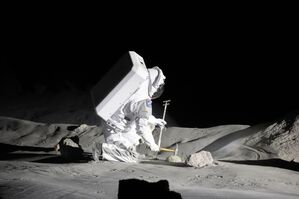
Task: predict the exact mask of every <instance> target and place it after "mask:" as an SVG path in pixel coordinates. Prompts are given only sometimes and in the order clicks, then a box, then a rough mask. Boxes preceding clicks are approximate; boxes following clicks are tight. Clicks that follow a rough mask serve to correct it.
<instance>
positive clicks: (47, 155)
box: [0, 143, 93, 164]
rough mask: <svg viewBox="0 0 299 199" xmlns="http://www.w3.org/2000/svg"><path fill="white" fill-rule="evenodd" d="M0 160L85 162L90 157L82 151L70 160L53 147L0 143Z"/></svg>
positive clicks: (90, 158) (56, 162)
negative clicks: (78, 155)
mask: <svg viewBox="0 0 299 199" xmlns="http://www.w3.org/2000/svg"><path fill="white" fill-rule="evenodd" d="M0 160H14V161H28V162H39V163H54V164H61V163H71V162H74V163H86V162H89V161H91V160H93V159H92V155H91V154H90V153H85V152H84V153H83V154H82V155H81V156H80V157H78V158H74V159H72V160H69V159H65V158H63V157H62V156H61V154H60V153H59V152H58V151H55V148H45V147H32V146H18V145H11V144H3V143H0Z"/></svg>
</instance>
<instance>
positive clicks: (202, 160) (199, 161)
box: [186, 151, 213, 168]
mask: <svg viewBox="0 0 299 199" xmlns="http://www.w3.org/2000/svg"><path fill="white" fill-rule="evenodd" d="M186 164H187V165H189V166H192V167H196V168H200V167H204V166H207V165H212V164H213V157H212V155H211V153H210V152H208V151H201V152H199V153H194V154H192V155H190V156H189V157H188V158H187V160H186Z"/></svg>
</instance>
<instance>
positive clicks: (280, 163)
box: [219, 158, 299, 171]
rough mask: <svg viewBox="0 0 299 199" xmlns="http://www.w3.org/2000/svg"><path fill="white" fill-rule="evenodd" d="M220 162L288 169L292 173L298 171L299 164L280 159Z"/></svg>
mask: <svg viewBox="0 0 299 199" xmlns="http://www.w3.org/2000/svg"><path fill="white" fill-rule="evenodd" d="M219 161H221V162H230V163H235V164H246V165H258V166H270V167H278V168H282V169H288V170H293V171H299V163H297V162H293V161H291V162H288V161H285V160H281V159H278V158H277V159H265V160H219Z"/></svg>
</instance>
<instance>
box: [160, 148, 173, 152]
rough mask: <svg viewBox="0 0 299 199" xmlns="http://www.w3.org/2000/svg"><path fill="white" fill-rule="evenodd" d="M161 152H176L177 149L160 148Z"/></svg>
mask: <svg viewBox="0 0 299 199" xmlns="http://www.w3.org/2000/svg"><path fill="white" fill-rule="evenodd" d="M160 151H164V152H175V149H166V148H160Z"/></svg>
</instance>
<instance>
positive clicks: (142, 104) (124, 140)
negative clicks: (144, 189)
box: [92, 66, 166, 162]
mask: <svg viewBox="0 0 299 199" xmlns="http://www.w3.org/2000/svg"><path fill="white" fill-rule="evenodd" d="M165 78H166V77H165V76H164V75H163V72H162V70H161V69H160V68H159V67H157V66H156V67H153V68H150V69H148V78H147V79H146V81H144V82H143V83H142V84H141V86H140V88H139V89H138V90H137V91H136V92H135V93H134V94H133V95H132V96H131V97H130V98H129V99H128V100H127V102H126V103H124V105H122V106H121V107H120V108H119V109H118V110H117V111H116V112H115V113H114V114H113V115H112V117H111V118H110V119H109V120H107V121H106V122H104V125H103V133H104V137H105V143H95V144H94V146H93V149H92V150H93V158H94V160H95V161H99V160H100V159H102V160H109V161H120V162H138V160H139V159H140V154H139V153H138V152H137V151H136V146H137V145H139V144H140V143H145V144H146V145H147V146H149V148H150V149H151V151H155V152H157V151H159V146H158V145H157V144H156V143H155V140H154V137H153V134H152V131H153V129H154V127H155V126H156V125H159V126H160V127H163V126H164V125H166V122H165V121H164V120H163V119H158V118H155V117H154V116H153V115H152V105H151V104H152V99H156V98H158V97H160V96H161V94H162V93H163V90H164V83H165Z"/></svg>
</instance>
